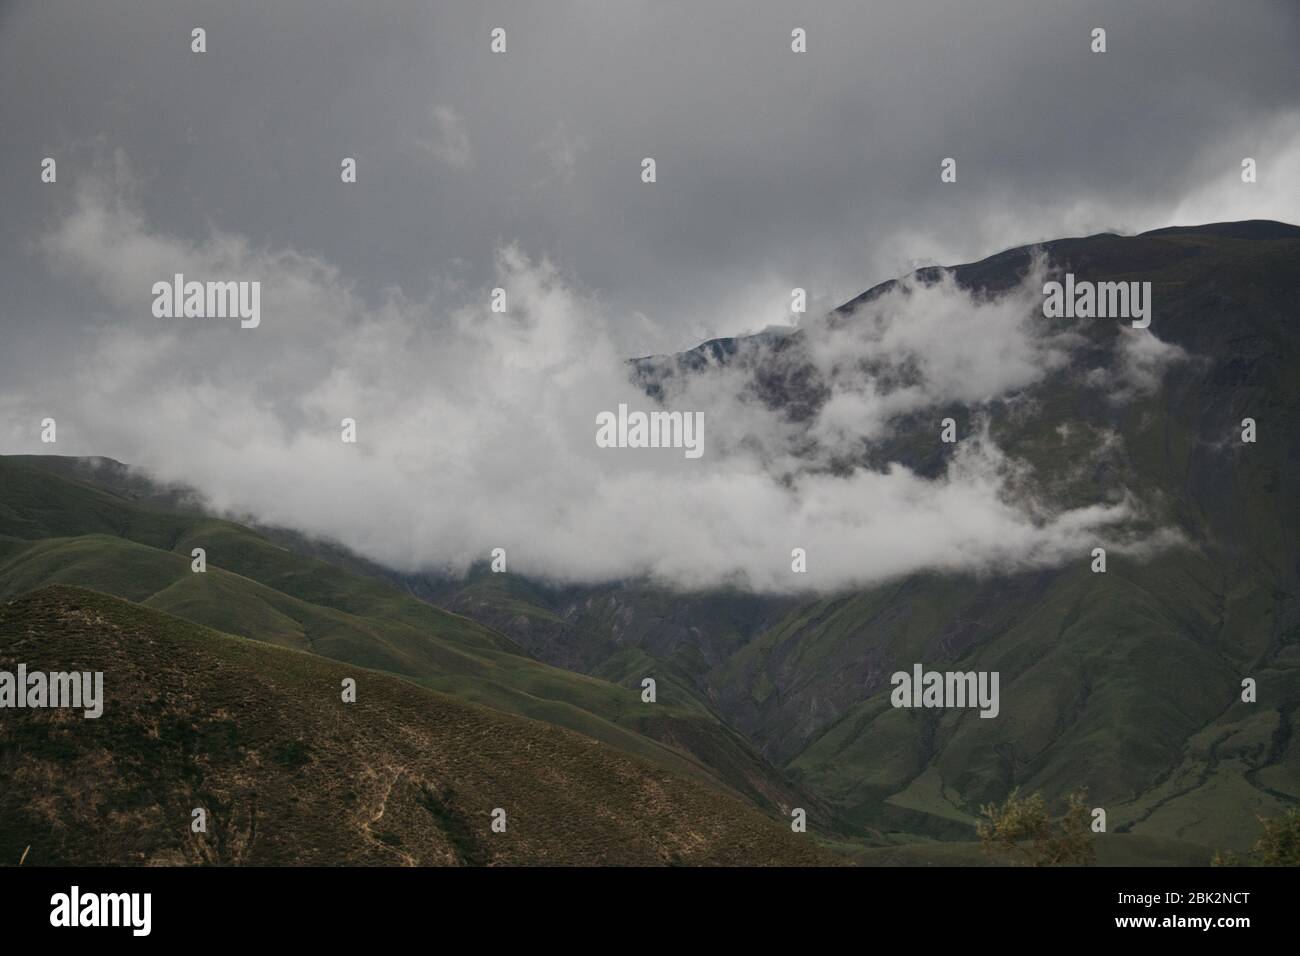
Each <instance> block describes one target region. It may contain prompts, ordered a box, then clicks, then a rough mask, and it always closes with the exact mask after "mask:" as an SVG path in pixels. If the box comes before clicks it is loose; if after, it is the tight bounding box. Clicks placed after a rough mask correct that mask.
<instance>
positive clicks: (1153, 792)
mask: <svg viewBox="0 0 1300 956" xmlns="http://www.w3.org/2000/svg"><path fill="white" fill-rule="evenodd" d="M1049 251H1050V254H1051V257H1052V259H1053V261H1054V263H1055V264H1056V265H1057V266H1058V267H1059V268H1060V269H1061V270H1062V271H1066V270H1067V269H1068V270H1070V271H1074V272H1075V273H1076V274H1078V275H1080V276H1081V277H1084V278H1106V279H1128V280H1136V281H1151V282H1152V283H1153V293H1154V298H1155V302H1156V314H1155V318H1154V324H1153V331H1154V332H1155V333H1156V334H1157V335H1158V336H1159V338H1160V339H1162V340H1163V341H1166V342H1174V343H1177V344H1178V345H1180V346H1181V347H1182V348H1184V349H1185V350H1186V351H1187V352H1188V353H1189V354H1190V355H1192V356H1193V357H1194V358H1193V360H1192V361H1190V362H1186V363H1182V364H1178V365H1174V366H1172V367H1171V368H1170V369H1169V370H1167V371H1166V372H1165V374H1164V378H1163V383H1162V386H1161V388H1160V389H1159V390H1157V391H1156V392H1155V393H1154V394H1150V395H1145V396H1136V397H1130V398H1129V399H1128V400H1126V401H1124V402H1114V401H1112V397H1113V396H1112V395H1111V394H1110V392H1109V390H1108V389H1107V388H1106V387H1104V386H1103V387H1096V386H1089V385H1087V384H1086V383H1085V382H1084V381H1083V380H1082V374H1083V372H1085V371H1086V370H1087V368H1088V366H1087V365H1080V366H1078V367H1076V366H1075V365H1072V366H1071V368H1070V369H1069V370H1067V371H1066V372H1064V373H1061V374H1056V375H1053V376H1051V377H1050V378H1049V379H1048V380H1047V381H1046V382H1044V383H1043V384H1042V385H1041V386H1039V387H1036V388H1034V389H1031V390H1030V391H1029V392H1028V393H1027V394H1026V395H1025V396H1024V398H1025V399H1027V400H1028V401H1024V402H1021V403H1019V404H1017V405H1015V406H998V405H995V406H993V407H990V408H987V409H985V411H986V412H988V413H989V414H990V416H991V418H992V432H993V435H994V437H995V439H996V440H997V442H998V444H999V446H1000V447H1002V448H1003V449H1005V450H1006V451H1007V452H1008V453H1009V454H1011V455H1013V456H1014V457H1016V458H1017V459H1020V460H1024V461H1027V462H1029V463H1030V464H1031V465H1032V466H1033V470H1034V473H1033V482H1034V483H1033V484H1032V485H1031V486H1030V487H1029V488H1028V489H1027V491H1028V493H1032V494H1038V495H1040V496H1041V497H1042V498H1043V499H1045V500H1050V501H1056V502H1060V503H1064V504H1067V505H1083V504H1088V503H1092V502H1095V501H1097V500H1098V499H1099V497H1104V496H1105V495H1106V494H1107V493H1108V492H1110V493H1118V492H1119V491H1121V490H1122V489H1131V490H1133V491H1135V492H1136V493H1137V494H1138V496H1139V497H1140V498H1141V499H1142V500H1143V501H1144V502H1145V503H1147V504H1149V505H1150V506H1151V507H1152V519H1153V522H1154V523H1158V524H1160V525H1163V526H1172V527H1175V528H1177V529H1179V530H1181V531H1182V532H1183V533H1184V534H1185V535H1186V536H1187V538H1188V540H1189V542H1190V543H1191V546H1190V547H1188V548H1185V549H1178V550H1175V551H1169V552H1165V553H1164V554H1162V555H1160V556H1159V557H1157V558H1156V559H1154V560H1151V561H1141V562H1138V561H1133V560H1126V559H1124V558H1123V557H1121V556H1118V555H1117V554H1115V553H1114V552H1112V554H1111V555H1110V563H1109V571H1108V573H1107V574H1105V575H1093V574H1091V573H1090V572H1089V571H1088V560H1089V558H1090V555H1089V552H1090V549H1091V547H1092V546H1093V544H1094V542H1091V541H1081V542H1079V545H1080V560H1079V562H1078V563H1076V564H1074V565H1073V566H1071V567H1068V568H1063V569H1059V570H1052V571H1044V572H1036V573H1025V574H1020V573H1017V574H1006V575H999V576H996V577H992V578H986V579H973V578H965V577H959V576H938V575H917V576H912V577H909V578H907V579H905V580H902V581H896V582H891V583H889V584H886V585H883V586H880V587H877V588H873V589H870V590H867V591H863V592H858V593H851V594H843V595H835V596H831V597H827V598H825V599H822V600H819V601H814V602H809V603H802V604H796V605H794V606H791V607H788V608H785V609H780V608H779V607H778V610H780V611H781V613H779V614H778V616H777V620H775V621H774V622H771V623H767V624H764V625H763V626H761V627H756V628H754V630H753V631H752V633H750V634H749V636H747V637H746V638H745V639H743V640H740V641H737V639H736V632H735V628H734V626H733V621H734V620H735V618H734V616H728V615H727V614H725V613H720V614H717V615H713V616H711V615H710V614H709V613H707V610H706V611H704V612H702V613H700V614H697V615H696V616H694V617H693V618H692V619H691V620H690V621H689V622H688V623H689V624H690V631H691V634H692V638H693V645H694V648H695V653H696V654H698V655H701V656H702V657H703V659H705V660H707V661H708V665H709V666H708V668H707V669H703V670H700V669H695V670H694V671H693V672H694V673H696V674H699V675H701V676H700V678H699V680H698V681H697V686H698V687H699V690H700V693H701V694H704V695H706V696H707V697H708V699H709V701H710V703H711V705H712V706H714V707H715V708H716V709H717V710H718V711H719V712H720V713H721V714H722V715H723V716H724V717H725V719H726V720H727V721H728V722H729V723H731V724H733V725H734V726H736V727H737V728H738V729H740V730H741V731H742V732H743V733H745V734H746V736H748V737H749V738H750V739H751V740H754V741H755V742H756V743H757V744H758V745H759V746H760V747H761V749H762V750H763V752H764V753H765V754H766V755H768V756H769V757H770V758H771V759H773V760H774V761H775V762H777V763H780V764H783V765H786V766H787V767H788V769H790V770H792V771H793V772H794V773H795V774H796V775H797V777H798V778H799V780H800V782H801V783H803V784H805V785H806V786H808V787H809V789H811V790H813V792H815V793H817V794H818V795H819V796H821V797H823V798H824V799H825V800H826V801H827V802H828V803H829V804H830V806H831V807H832V808H834V809H836V810H838V811H839V812H840V813H841V814H842V822H843V823H844V825H845V826H846V828H847V829H848V830H849V831H851V832H856V833H859V834H863V833H879V832H894V831H899V830H906V831H911V832H913V833H919V834H928V835H931V836H940V837H944V838H948V839H954V840H963V839H969V837H970V833H971V830H970V826H971V823H972V821H973V819H974V814H976V813H977V812H978V807H979V805H980V803H981V802H984V801H986V800H989V799H995V798H999V797H1001V796H1002V795H1004V794H1005V793H1006V792H1007V791H1008V790H1009V789H1010V788H1011V787H1012V786H1016V785H1019V786H1022V787H1026V788H1029V789H1042V790H1044V791H1046V792H1047V793H1048V794H1049V795H1051V796H1059V795H1061V794H1062V793H1064V792H1065V791H1067V790H1071V789H1075V788H1077V787H1085V788H1087V789H1088V790H1089V792H1090V794H1091V795H1092V796H1093V798H1094V800H1095V803H1096V804H1097V805H1103V806H1105V807H1106V808H1107V810H1108V815H1109V823H1110V829H1111V832H1112V834H1118V832H1119V831H1124V832H1125V833H1127V834H1128V835H1132V836H1140V837H1142V839H1144V840H1149V841H1155V842H1151V843H1147V844H1141V843H1139V844H1136V845H1137V846H1139V847H1140V846H1148V847H1150V848H1152V849H1151V852H1152V853H1153V854H1154V856H1153V859H1155V858H1163V857H1162V854H1164V855H1168V854H1169V853H1172V854H1173V855H1174V856H1175V857H1180V854H1181V855H1182V856H1186V854H1198V853H1201V852H1202V850H1203V849H1204V847H1206V846H1213V847H1233V848H1237V849H1243V848H1245V846H1247V845H1248V844H1249V842H1250V841H1251V840H1253V838H1254V837H1255V835H1256V834H1257V833H1258V829H1259V827H1258V822H1257V821H1256V819H1255V815H1256V814H1257V813H1258V814H1264V815H1270V814H1273V813H1276V812H1278V811H1279V810H1280V809H1282V808H1283V807H1285V806H1287V805H1293V804H1294V803H1295V802H1296V801H1297V800H1300V753H1297V746H1296V744H1295V743H1294V742H1293V741H1294V734H1293V732H1292V727H1293V724H1294V720H1295V711H1296V703H1297V698H1298V696H1300V671H1298V670H1297V669H1296V664H1297V663H1298V662H1300V660H1298V657H1300V647H1297V644H1300V632H1298V631H1297V626H1296V625H1297V621H1298V620H1300V600H1298V598H1300V588H1297V571H1298V562H1297V554H1298V553H1300V551H1298V548H1297V534H1298V533H1300V500H1298V499H1297V497H1296V489H1297V487H1300V389H1298V388H1297V384H1298V383H1300V326H1298V325H1297V321H1296V320H1297V314H1296V302H1297V298H1296V290H1297V289H1300V239H1297V238H1296V230H1295V229H1294V228H1293V227H1292V228H1285V227H1272V226H1264V227H1261V226H1258V225H1252V224H1246V225H1241V226H1231V227H1229V228H1224V229H1214V230H1192V231H1181V232H1172V233H1166V234H1163V235H1147V236H1138V237H1130V238H1121V237H1115V236H1098V237H1091V238H1086V239H1072V240H1063V241H1060V242H1056V243H1051V244H1050V246H1049ZM1029 257H1030V254H1029V252H1028V251H1026V250H1011V251H1009V252H1007V253H1003V254H1000V255H998V256H994V257H991V258H989V259H987V260H984V261H981V262H978V263H972V264H970V265H967V266H961V267H958V268H957V270H956V272H957V274H958V278H959V281H961V282H963V283H964V284H966V285H968V286H970V287H975V288H981V289H986V290H993V291H996V290H997V289H999V288H1005V287H1007V286H1009V285H1012V284H1014V283H1016V282H1017V281H1019V277H1020V275H1021V274H1023V271H1024V269H1025V268H1026V266H1027V265H1028V262H1029ZM869 295H870V293H868V296H869ZM1074 330H1075V331H1077V332H1079V333H1080V334H1082V335H1084V336H1085V337H1086V339H1087V340H1088V342H1089V343H1090V346H1089V348H1091V349H1092V350H1093V352H1092V355H1093V358H1094V360H1097V359H1104V358H1105V356H1108V355H1109V354H1110V351H1111V348H1112V345H1113V343H1114V341H1115V340H1116V338H1117V337H1118V336H1119V335H1121V334H1127V333H1123V332H1122V331H1121V330H1120V329H1119V328H1118V326H1117V324H1116V323H1115V322H1113V321H1093V322H1080V323H1077V324H1076V327H1075V328H1074ZM1085 351H1086V350H1085ZM969 411H970V410H968V409H954V410H952V413H955V414H958V417H959V419H960V420H962V421H963V422H964V421H967V420H968V415H969ZM947 413H948V412H945V414H947ZM1246 416H1251V417H1254V418H1255V419H1256V420H1257V421H1258V422H1259V423H1260V429H1261V437H1260V440H1259V443H1258V444H1256V445H1242V444H1241V442H1240V440H1239V433H1240V422H1241V419H1242V418H1244V417H1246ZM1060 425H1068V426H1069V430H1068V432H1066V433H1062V432H1060V431H1058V426H1060ZM1108 436H1109V439H1108ZM1115 439H1118V441H1119V446H1118V451H1117V452H1116V453H1115V454H1113V455H1110V456H1106V455H1100V456H1097V457H1095V458H1094V457H1092V456H1093V452H1094V451H1096V450H1097V449H1098V448H1099V447H1101V446H1102V445H1103V444H1104V440H1115ZM878 453H879V457H880V458H881V460H882V461H900V462H903V463H906V464H908V465H909V466H910V467H915V468H918V469H919V470H920V471H922V472H923V473H927V474H929V473H937V471H939V470H941V467H942V456H941V455H940V454H939V452H937V451H936V450H935V447H934V442H933V440H932V431H931V430H930V429H928V428H926V429H924V430H917V429H910V428H909V427H907V423H904V424H903V427H901V428H900V432H899V435H898V436H897V437H896V439H895V440H894V441H893V443H892V444H891V445H889V446H888V447H885V448H883V449H879V450H878ZM481 588H482V585H481V584H480V583H479V582H475V581H471V582H470V584H469V585H468V586H466V587H465V588H464V589H463V590H462V591H461V592H460V593H459V594H452V595H448V602H449V605H450V606H454V607H458V608H461V609H462V610H463V611H464V613H467V614H470V615H471V616H475V617H479V616H480V612H479V611H478V610H477V609H476V608H475V607H474V601H475V598H477V597H479V596H481V594H482V591H481ZM522 594H523V592H521V595H522ZM518 596H519V595H516V597H518ZM523 596H525V597H526V595H523ZM566 599H567V600H568V601H569V604H570V606H571V607H574V608H576V609H577V612H576V614H574V615H573V616H571V617H569V618H568V623H569V625H570V633H573V634H578V635H581V634H582V633H584V627H583V624H584V622H586V621H587V620H588V619H594V620H601V619H602V616H603V619H608V620H613V621H618V622H620V624H621V626H622V629H623V630H622V634H623V635H624V640H625V641H626V642H627V643H629V644H633V645H636V646H647V647H654V648H655V653H661V649H660V648H659V647H656V646H655V645H654V643H653V642H654V641H655V640H656V639H659V638H658V635H657V634H656V630H655V629H654V628H651V627H649V624H648V622H651V621H658V620H660V619H661V617H662V616H663V612H661V610H660V609H659V608H658V607H657V606H656V603H655V600H654V598H653V596H652V595H639V594H637V589H635V588H623V589H621V590H619V591H617V592H616V593H613V594H611V593H609V591H608V589H591V590H590V591H589V592H587V593H586V594H583V593H578V594H576V595H572V596H569V597H567V598H566ZM536 603H537V604H542V602H540V601H539V602H536ZM689 603H690V602H685V601H679V602H678V608H679V609H680V608H681V607H682V606H684V605H687V604H689ZM516 610H517V608H516ZM542 613H544V608H543V609H540V610H539V611H538V616H539V617H540V615H541V614H542ZM501 626H502V629H503V630H505V632H506V633H508V634H510V635H511V636H512V637H517V636H518V635H517V634H516V632H515V631H514V630H513V629H507V628H505V622H502V625H501ZM586 630H587V632H590V633H600V631H601V629H600V628H587V629H586ZM543 650H544V648H543ZM539 653H540V652H539ZM594 653H596V654H599V653H603V651H601V650H599V649H597V650H596V651H595V652H594ZM540 656H543V657H544V658H545V659H549V657H548V656H547V654H545V653H540ZM916 661H921V662H923V663H924V664H925V665H926V666H927V667H935V668H940V669H948V668H958V667H960V668H961V669H967V668H976V667H977V668H980V669H986V668H987V669H1000V670H1001V671H1002V679H1003V684H1002V700H1003V713H1002V716H1001V717H1000V718H999V719H997V720H993V721H982V720H979V719H978V718H976V717H974V716H971V715H963V714H949V715H947V716H943V717H940V716H936V715H935V714H934V713H933V712H921V713H913V712H908V711H895V710H894V709H892V708H891V707H890V706H889V704H888V699H887V695H886V694H884V693H882V689H886V690H887V689H888V685H887V681H888V676H889V674H890V673H891V672H892V671H894V670H897V669H910V666H911V664H912V663H913V662H916ZM1243 676H1253V677H1255V678H1256V679H1258V680H1259V681H1260V685H1261V693H1260V699H1259V702H1258V703H1257V704H1254V705H1246V704H1242V703H1240V702H1239V701H1238V694H1239V691H1240V687H1239V682H1240V679H1241V678H1242V677H1243ZM867 838H869V839H876V837H867ZM925 845H926V846H929V845H928V844H925ZM1130 845H1131V846H1132V845H1134V844H1130ZM1157 845H1159V846H1161V847H1164V848H1165V849H1163V850H1159V851H1157V850H1156V849H1155V847H1156V846H1157ZM1180 846H1181V847H1183V848H1184V849H1183V850H1179V849H1178V847H1180ZM886 850H888V852H889V853H896V852H897V851H894V850H889V849H888V848H881V851H882V853H883V852H885V851H886ZM942 852H943V851H942V849H934V848H931V849H927V850H926V851H925V853H927V854H929V857H928V858H930V859H933V858H934V856H935V855H936V854H939V855H941V854H942ZM1180 858H1181V857H1180Z"/></svg>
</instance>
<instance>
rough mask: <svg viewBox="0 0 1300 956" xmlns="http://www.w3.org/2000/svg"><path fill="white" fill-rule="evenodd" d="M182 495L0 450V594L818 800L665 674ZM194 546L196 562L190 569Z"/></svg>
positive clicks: (98, 465)
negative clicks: (283, 660)
mask: <svg viewBox="0 0 1300 956" xmlns="http://www.w3.org/2000/svg"><path fill="white" fill-rule="evenodd" d="M189 500H190V498H189V496H188V495H186V494H182V493H178V492H176V491H175V489H172V490H167V489H154V488H150V487H149V486H147V484H146V483H143V482H142V481H140V480H138V479H136V480H134V482H132V481H129V480H127V479H126V472H125V470H124V469H123V468H122V466H120V465H117V464H116V463H112V462H105V461H98V462H78V461H75V460H69V459H60V458H42V457H36V458H27V457H0V600H4V599H7V598H12V597H16V596H19V595H21V594H24V593H26V592H28V591H31V590H33V589H35V588H38V587H41V586H44V585H47V584H70V585H76V586H81V587H86V588H93V589H95V590H97V591H101V592H103V593H106V594H112V595H115V596H117V597H121V598H124V599H126V600H129V601H133V602H136V603H140V604H144V605H147V606H149V607H152V608H156V609H158V610H162V611H167V612H169V613H171V614H174V615H177V616H178V617H182V618H184V619H186V620H188V621H191V622H193V623H196V624H201V625H204V626H207V627H211V628H213V629H215V630H219V631H222V632H225V633H230V634H235V635H238V636H241V637H248V638H255V639H257V640H262V641H267V642H270V643H273V644H278V645H280V646H283V647H289V648H294V649H297V650H305V651H310V652H313V653H316V654H320V655H323V656H325V657H329V658H332V659H335V660H340V661H347V662H349V663H352V664H357V665H360V666H362V667H368V668H375V669H379V670H385V671H389V672H391V673H393V674H398V675H402V676H404V677H407V678H409V679H411V680H414V681H416V682H417V683H420V684H422V685H424V686H426V687H429V688H432V689H435V690H440V691H443V692H445V693H449V694H453V695H455V696H456V697H458V698H460V699H462V700H467V701H473V702H476V703H482V704H485V705H488V706H491V707H494V708H496V709H498V710H502V711H505V712H508V713H513V714H519V715H523V716H527V717H533V718H536V719H539V720H545V721H547V722H549V723H552V724H555V725H557V726H560V727H565V728H568V729H571V730H576V731H578V732H580V733H584V734H587V735H588V736H591V737H593V738H595V739H598V740H602V741H604V742H606V743H609V744H612V745H613V746H615V747H618V748H620V749H622V750H624V751H626V752H627V753H630V754H634V755H637V756H640V757H644V758H647V759H650V760H652V761H655V762H657V763H659V764H660V765H661V766H663V767H665V768H666V769H668V770H671V771H673V772H675V773H678V774H682V775H685V776H689V777H693V778H695V779H699V780H703V781H705V782H708V783H712V784H713V785H715V786H717V787H719V788H720V789H723V790H726V791H727V792H732V793H737V794H741V795H743V796H745V797H746V798H747V799H750V800H752V801H754V802H756V803H757V804H759V805H761V806H763V807H765V808H767V809H769V810H772V811H774V812H779V813H782V814H784V813H786V812H788V808H790V807H792V806H796V805H798V806H804V807H808V808H812V807H817V806H818V802H817V801H816V799H815V798H813V797H810V796H808V795H806V794H804V793H802V792H801V791H800V790H799V788H797V787H795V786H793V785H791V784H790V782H789V781H788V780H787V779H786V778H785V777H784V775H783V774H782V773H781V772H780V771H778V770H777V769H776V768H774V767H773V766H771V764H770V763H769V762H768V761H766V760H765V759H763V758H762V757H760V756H759V755H758V754H756V753H755V752H754V750H753V748H752V747H751V746H750V745H749V744H748V742H747V741H746V740H745V739H744V738H743V737H741V736H740V735H739V734H737V733H736V732H735V731H734V730H732V729H730V728H728V727H726V726H725V725H724V724H722V723H721V722H720V721H719V720H718V719H717V718H716V716H715V715H714V714H712V713H711V712H710V711H709V710H708V709H707V708H705V707H702V706H701V705H700V702H699V700H698V699H697V698H695V697H694V696H690V695H681V696H678V695H675V694H673V693H672V692H671V689H670V688H664V689H663V691H661V692H660V693H659V694H658V698H657V701H656V703H654V704H653V705H649V704H645V703H642V701H641V697H640V677H641V676H645V675H629V676H628V679H627V682H626V683H627V685H628V686H620V685H619V684H617V683H614V682H611V681H608V680H602V679H598V678H596V677H591V676H587V675H582V674H574V673H571V672H569V671H566V670H563V669H560V668H558V667H554V666H551V665H548V664H545V663H543V662H540V661H538V660H536V659H535V658H533V657H531V656H530V655H529V654H528V653H527V652H525V651H523V650H522V649H521V648H520V647H519V646H518V645H517V644H516V643H515V642H513V641H511V640H509V639H507V638H505V637H503V636H502V635H501V634H500V633H498V632H496V631H493V630H491V629H490V628H488V627H485V626H483V625H482V624H479V623H476V622H474V621H472V620H470V619H468V618H465V617H461V616H458V615H455V614H452V613H448V612H447V611H444V610H441V609H439V608H437V607H434V606H433V605H431V604H428V603H425V602H422V601H419V600H417V599H415V598H414V597H412V596H410V595H408V594H405V593H403V592H402V591H400V590H398V589H397V588H396V587H395V586H394V585H392V584H391V583H389V582H386V581H381V580H376V579H375V578H374V577H368V576H364V575H361V574H356V573H352V572H350V571H348V570H345V569H343V568H340V567H338V566H336V565H334V564H330V563H327V562H325V561H322V560H319V559H317V558H314V557H311V556H308V555H304V554H299V553H296V552H294V551H291V550H289V549H288V548H286V547H284V546H282V545H279V544H276V543H275V542H273V541H272V540H270V539H269V538H267V537H266V536H264V535H263V534H261V533H259V532H257V531H255V530H253V529H251V528H248V527H246V526H243V525H240V524H237V523H235V522H231V521H225V520H221V519H216V518H212V517H209V516H207V515H204V514H202V513H200V512H198V511H195V510H192V509H191V508H190V507H188V506H187V505H186V504H185V502H188V501H189ZM196 547H201V548H203V549H204V550H205V551H206V555H207V563H208V567H207V571H206V573H203V574H196V573H193V572H192V571H191V557H190V555H191V552H192V550H193V549H194V548H196ZM646 665H647V666H651V663H650V662H649V661H647V662H646ZM633 676H635V677H636V680H635V681H633V680H632V677H633Z"/></svg>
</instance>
